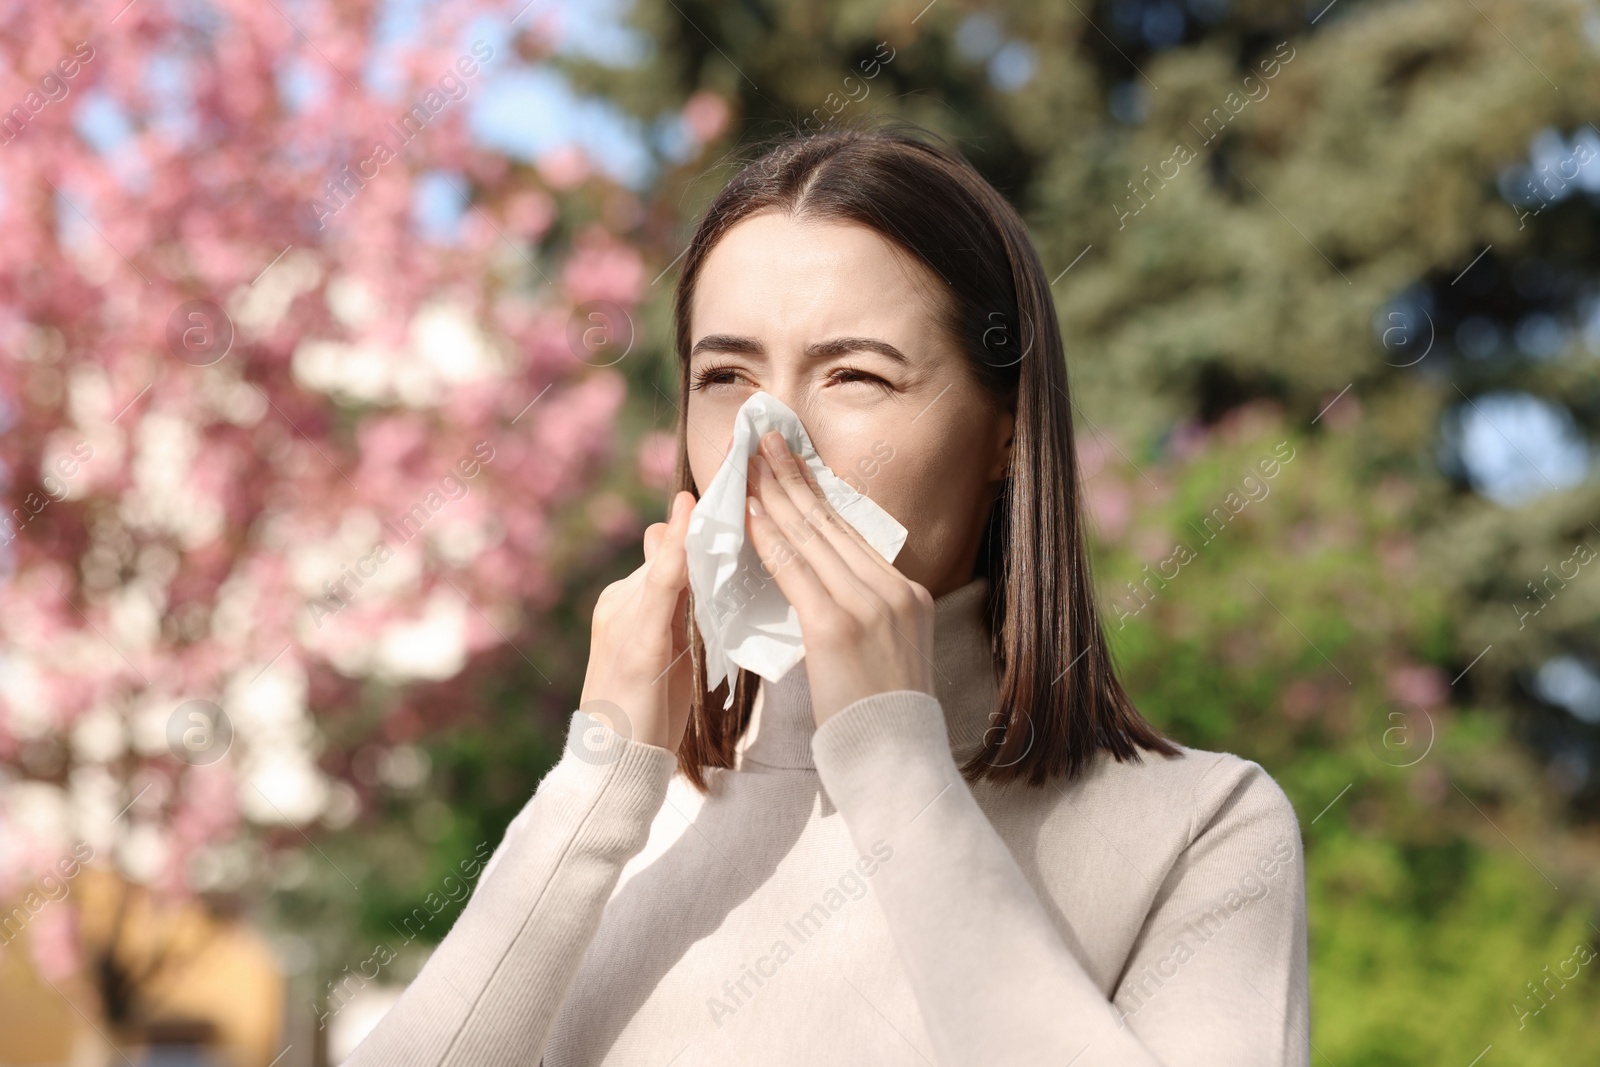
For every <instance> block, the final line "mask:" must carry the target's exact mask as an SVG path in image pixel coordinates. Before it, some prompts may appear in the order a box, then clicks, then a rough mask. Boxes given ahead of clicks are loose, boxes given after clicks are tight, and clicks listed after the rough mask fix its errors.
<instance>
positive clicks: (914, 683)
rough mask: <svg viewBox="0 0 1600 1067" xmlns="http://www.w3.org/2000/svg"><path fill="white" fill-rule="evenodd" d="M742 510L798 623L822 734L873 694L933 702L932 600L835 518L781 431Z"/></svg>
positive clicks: (764, 449)
mask: <svg viewBox="0 0 1600 1067" xmlns="http://www.w3.org/2000/svg"><path fill="white" fill-rule="evenodd" d="M745 504H746V507H745V511H746V528H747V529H748V530H749V532H750V542H751V544H752V546H754V548H755V550H756V553H757V554H758V555H759V556H760V557H761V560H762V563H763V570H765V572H766V573H767V574H769V575H771V576H772V577H773V579H774V580H775V581H776V582H777V583H778V588H779V589H781V590H782V591H783V595H784V596H785V597H786V598H788V601H789V603H790V604H792V605H794V609H795V611H796V612H797V613H798V614H799V616H800V631H801V634H802V636H803V637H804V638H805V644H806V677H807V678H808V679H809V680H810V682H811V708H812V713H813V714H814V715H815V716H816V720H817V725H818V726H821V725H822V724H823V723H824V722H826V721H827V720H828V719H829V718H831V717H832V716H833V715H835V714H837V713H838V712H840V711H842V710H844V708H846V707H848V706H849V705H850V704H853V703H855V702H856V701H857V700H860V699H861V698H862V697H868V696H872V695H873V694H875V693H887V692H889V691H891V690H895V689H914V690H917V691H919V692H923V693H932V692H933V691H934V690H933V597H932V596H931V595H930V594H929V593H928V590H927V589H925V588H924V587H922V586H921V585H918V584H917V583H916V582H913V581H911V580H910V579H909V578H906V577H905V576H904V575H902V574H901V573H900V572H899V571H897V570H895V569H894V565H893V564H891V563H890V562H889V561H888V560H886V559H884V558H883V556H881V555H879V553H878V551H877V549H875V548H873V547H872V546H871V545H869V544H868V543H867V542H866V539H865V538H863V537H862V536H861V534H860V533H858V532H857V531H856V529H855V527H853V526H851V525H850V524H849V523H848V522H846V521H845V520H844V519H843V518H841V517H840V515H839V513H838V512H836V511H834V509H833V505H831V504H829V503H828V500H827V498H826V497H824V496H823V494H822V490H821V488H820V487H819V486H818V485H817V483H816V481H815V480H814V479H813V478H812V477H811V472H810V470H808V469H807V468H806V465H805V464H804V463H802V462H801V461H800V457H798V456H796V455H795V454H794V453H793V452H791V451H789V446H788V443H787V442H785V441H784V439H783V435H782V434H780V433H778V432H777V431H773V432H771V433H768V434H767V435H765V436H764V437H763V438H762V439H761V452H760V454H758V455H755V456H752V457H751V459H750V495H749V496H748V498H747V499H746V501H745Z"/></svg>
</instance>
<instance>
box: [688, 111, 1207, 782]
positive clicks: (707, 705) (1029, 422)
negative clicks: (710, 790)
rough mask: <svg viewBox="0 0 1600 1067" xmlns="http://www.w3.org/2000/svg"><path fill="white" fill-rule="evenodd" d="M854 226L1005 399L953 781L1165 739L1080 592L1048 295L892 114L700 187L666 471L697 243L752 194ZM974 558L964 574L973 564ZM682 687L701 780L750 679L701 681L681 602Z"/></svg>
mask: <svg viewBox="0 0 1600 1067" xmlns="http://www.w3.org/2000/svg"><path fill="white" fill-rule="evenodd" d="M771 211H782V212H785V213H787V214H789V215H791V216H793V217H795V218H804V219H815V220H818V221H829V222H835V223H852V224H855V225H860V226H865V227H867V228H868V229H870V230H873V231H874V232H876V233H878V234H879V235H881V236H882V237H884V238H886V239H887V240H889V241H891V242H893V243H894V244H895V245H897V246H899V247H900V248H901V249H903V250H904V251H906V252H908V253H909V254H910V255H912V256H913V257H915V258H916V259H917V260H919V261H920V262H922V263H923V264H924V265H925V266H926V267H927V268H928V269H929V270H931V271H932V272H933V274H934V275H935V276H936V277H938V278H940V279H942V280H943V282H944V283H945V285H944V292H945V299H944V301H943V305H944V306H943V319H944V321H943V323H942V324H941V325H943V326H944V328H945V329H947V330H948V331H949V333H950V335H951V336H952V337H954V338H956V340H957V342H958V344H959V346H960V348H961V349H962V350H963V351H964V352H965V354H966V355H967V360H968V368H969V371H970V372H971V374H972V377H973V378H974V380H975V381H976V382H977V383H978V384H979V385H980V386H981V387H982V388H984V389H986V390H988V392H989V394H990V396H991V397H992V398H993V400H994V402H995V403H996V404H998V405H1003V406H1004V407H1006V408H1009V409H1010V410H1011V411H1013V412H1014V414H1015V429H1014V431H1013V437H1012V453H1011V465H1010V470H1009V474H1008V477H1007V478H1006V480H1005V481H1004V483H1003V484H1002V486H1001V489H1000V493H999V497H998V499H997V500H996V501H995V504H994V506H993V508H992V509H991V511H990V514H989V519H988V523H987V526H986V527H985V529H984V534H983V541H982V546H981V548H980V550H979V555H978V561H977V567H976V570H977V575H982V576H984V577H986V578H988V580H989V596H988V603H987V604H986V606H985V617H986V622H987V624H988V628H989V633H990V636H991V641H992V645H991V651H992V653H993V655H994V657H995V668H996V677H997V678H998V679H999V698H998V702H997V707H995V708H994V709H992V715H991V718H990V722H991V723H992V724H993V726H994V728H991V729H990V730H989V731H988V733H987V734H986V735H985V741H984V745H983V748H982V749H981V750H980V751H979V752H978V753H977V754H976V755H975V756H973V757H972V758H971V759H970V760H968V761H967V763H966V764H965V765H964V766H963V767H962V768H961V771H962V774H963V775H964V776H965V777H966V778H967V780H968V781H977V780H979V779H989V780H992V781H1001V782H1005V781H1027V782H1029V783H1031V784H1034V785H1038V784H1042V783H1044V782H1045V781H1047V780H1050V779H1052V778H1057V779H1067V780H1070V779H1072V778H1074V777H1076V776H1077V775H1079V774H1080V773H1081V772H1082V771H1083V770H1084V768H1085V767H1087V766H1088V764H1089V762H1090V761H1091V759H1092V758H1093V757H1094V756H1095V754H1096V752H1098V751H1099V750H1101V749H1104V750H1106V751H1107V752H1109V753H1110V754H1111V755H1112V756H1114V757H1115V758H1116V759H1118V760H1136V759H1138V758H1139V754H1140V750H1141V749H1145V750H1150V751H1155V752H1160V753H1164V754H1167V755H1174V754H1176V753H1177V751H1178V750H1177V748H1176V747H1175V746H1173V745H1172V743H1171V742H1169V741H1167V740H1166V739H1165V738H1163V737H1162V736H1161V735H1160V734H1158V733H1157V732H1156V731H1155V730H1154V729H1153V728H1152V727H1151V726H1150V724H1149V723H1147V722H1146V721H1145V720H1144V718H1143V717H1142V716H1141V715H1140V714H1139V712H1138V710H1137V709H1135V708H1134V706H1133V702H1132V701H1131V700H1130V699H1129V698H1128V695H1127V693H1126V692H1125V691H1124V690H1123V688H1122V685H1121V683H1120V682H1119V681H1118V680H1117V677H1116V673H1115V670H1114V668H1113V665H1112V661H1111V655H1110V651H1109V649H1108V646H1107V644H1106V638H1105V632H1104V630H1103V629H1102V627H1101V624H1100V616H1099V611H1098V609H1097V607H1096V603H1095V592H1094V584H1093V581H1092V579H1091V575H1090V567H1089V552H1088V546H1087V544H1086V542H1085V539H1084V535H1083V529H1084V523H1083V516H1082V495H1081V493H1080V491H1079V477H1078V463H1077V455H1076V452H1075V450H1074V447H1073V432H1072V401H1071V398H1070V395H1069V390H1068V385H1067V368H1066V360H1065V356H1064V355H1063V352H1062V345H1061V330H1060V325H1059V323H1058V322H1057V320H1056V311H1055V302H1054V300H1053V299H1052V298H1051V295H1050V285H1049V283H1048V282H1047V281H1046V280H1045V273H1044V267H1043V266H1042V265H1041V264H1040V262H1039V257H1038V254H1037V253H1036V252H1035V251H1034V248H1033V243H1032V241H1031V240H1030V239H1029V237H1028V232H1027V228H1026V227H1025V226H1024V224H1023V222H1022V219H1021V217H1020V216H1019V215H1018V214H1017V212H1016V210H1015V209H1014V208H1013V207H1012V206H1011V205H1010V203H1008V202H1007V201H1006V199H1005V197H1003V196H1001V195H1000V193H999V192H998V191H996V190H995V188H994V187H993V186H991V185H990V184H989V183H988V182H987V181H985V180H984V178H983V176H982V175H980V174H979V173H978V172H977V170H975V169H974V168H973V167H972V165H971V164H970V163H968V162H967V161H966V160H965V159H963V158H962V157H961V156H960V155H959V154H958V153H956V152H955V151H953V150H950V149H947V148H945V147H943V146H942V145H939V144H937V143H935V142H934V141H933V140H932V138H931V135H930V134H928V133H927V132H926V131H923V130H921V129H919V128H917V127H915V126H911V125H909V124H905V123H890V124H885V125H881V126H877V127H875V128H871V127H864V126H854V127H850V128H845V129H841V130H836V131H832V132H828V133H821V134H813V135H805V134H801V135H794V136H789V137H786V138H784V139H783V140H780V141H779V142H777V143H776V144H775V145H770V146H768V147H767V149H766V151H765V152H764V153H763V154H761V155H760V156H759V157H758V158H755V159H754V160H752V161H751V162H750V163H749V164H747V165H746V166H745V167H743V169H741V170H740V171H739V173H738V174H736V175H735V176H734V177H733V178H732V179H731V180H730V181H729V182H728V184H727V185H725V186H724V187H723V188H722V190H721V191H720V192H719V193H718V194H717V196H716V198H715V199H714V200H712V202H711V204H710V206H709V207H708V208H707V209H706V213H705V215H704V217H703V218H702V219H701V220H700V224H699V226H698V227H697V228H696V230H695V233H694V237H693V239H692V240H691V241H690V243H689V250H688V252H687V253H686V255H685V257H684V264H683V270H682V273H681V274H680V275H679V276H678V285H677V290H676V293H675V294H674V300H673V316H674V325H675V330H676V338H675V340H676V344H677V349H678V361H679V364H680V375H679V385H678V396H679V405H678V406H679V410H680V411H682V412H684V416H683V418H681V419H680V420H679V426H678V465H677V488H678V489H687V490H688V491H689V492H691V493H694V494H695V495H696V497H698V495H699V493H698V490H697V488H696V486H695V484H694V477H693V475H692V473H691V472H690V470H689V452H688V422H687V412H688V398H689V384H690V383H689V349H690V343H691V341H692V338H691V336H690V323H689V314H690V309H691V306H692V304H693V299H694V292H695V285H696V283H697V281H698V280H699V277H700V272H701V269H702V267H703V266H704V265H705V261H706V257H707V256H708V255H709V254H710V253H711V250H712V249H713V248H714V247H715V246H716V244H717V242H718V241H719V240H721V238H722V237H723V235H724V234H726V233H727V232H728V231H729V230H730V229H732V228H733V227H734V226H735V225H737V224H738V223H739V222H742V221H743V220H745V219H747V218H750V217H751V216H753V215H756V214H758V213H761V212H771ZM977 575H975V576H977ZM689 627H690V633H689V647H690V649H691V650H692V651H691V660H692V663H693V675H694V684H693V687H692V688H693V696H692V698H691V699H692V705H691V708H690V714H689V722H688V726H687V728H686V730H685V733H684V738H683V743H682V745H681V746H680V747H679V749H678V765H679V768H680V769H681V770H682V771H683V773H684V775H685V777H687V778H688V779H689V780H690V781H691V782H693V783H694V784H695V786H696V787H697V788H699V789H701V790H702V791H703V790H704V789H705V788H706V778H705V775H704V771H703V768H705V767H731V766H733V763H734V755H735V749H736V747H737V745H738V742H739V738H740V737H741V736H742V735H743V733H744V731H745V729H746V727H748V725H749V723H750V715H751V710H752V707H753V705H754V701H755V695H756V690H757V686H758V684H759V682H760V679H759V678H758V677H757V676H755V675H753V674H752V673H751V672H749V671H745V670H740V671H739V672H738V676H737V678H736V679H733V680H732V681H731V684H732V685H733V686H734V693H733V696H734V700H733V704H732V706H731V707H729V708H727V709H726V710H724V709H723V705H724V703H726V698H727V686H728V685H729V684H730V682H728V681H724V682H722V683H720V684H719V685H718V687H717V690H716V692H714V693H708V692H706V670H705V646H704V644H703V642H702V640H701V637H700V634H699V631H698V629H697V628H696V627H695V622H694V613H693V611H692V610H691V611H690V614H689Z"/></svg>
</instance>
